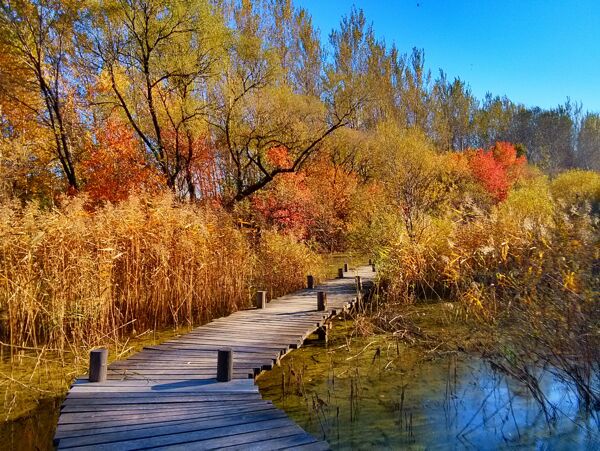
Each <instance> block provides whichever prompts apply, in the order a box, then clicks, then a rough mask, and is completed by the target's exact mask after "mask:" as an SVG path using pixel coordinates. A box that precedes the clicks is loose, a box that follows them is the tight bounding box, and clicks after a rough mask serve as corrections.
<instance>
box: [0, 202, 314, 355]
mask: <svg viewBox="0 0 600 451" xmlns="http://www.w3.org/2000/svg"><path fill="white" fill-rule="evenodd" d="M316 262H317V260H316V259H315V257H314V254H313V253H312V252H311V251H309V250H308V248H307V247H306V246H304V245H302V244H298V243H296V242H295V241H294V240H293V239H292V238H291V237H279V236H278V235H276V234H270V233H265V234H263V236H262V238H261V240H260V243H259V244H258V245H257V246H255V247H253V246H252V245H251V244H250V243H249V241H248V240H247V239H246V237H245V236H244V234H243V233H242V231H240V230H239V229H238V228H237V227H236V226H235V225H234V221H233V220H232V218H231V217H230V216H229V215H228V214H226V213H224V212H223V211H221V210H218V209H214V208H209V207H199V206H192V205H181V204H178V203H176V202H175V201H174V200H173V198H172V197H170V196H168V195H165V196H163V197H159V198H152V199H150V198H144V197H134V198H132V199H130V200H128V201H126V202H123V203H121V204H119V205H116V206H112V205H108V206H105V207H103V208H101V209H99V210H97V211H95V212H90V211H88V210H87V209H86V208H85V199H80V198H75V199H72V200H71V201H69V203H68V205H65V206H64V207H62V208H60V209H54V210H51V211H45V210H43V209H41V208H40V207H38V206H36V205H33V204H30V205H27V206H25V207H20V206H17V205H16V204H9V203H5V204H2V205H0V326H1V329H0V337H1V339H2V341H3V342H5V343H8V344H9V345H10V348H11V349H17V348H18V347H20V346H23V347H31V348H39V347H41V346H46V348H47V349H53V350H56V351H58V352H64V351H69V352H75V353H78V352H80V351H84V352H86V351H87V350H88V349H89V348H91V347H93V346H97V345H101V344H103V343H106V342H109V341H110V342H118V341H119V340H120V339H122V338H123V337H127V336H130V335H131V334H135V333H136V332H141V331H145V330H147V329H153V330H160V329H163V328H166V327H179V326H186V325H192V324H198V323H203V322H206V321H209V320H210V319H212V318H215V317H218V316H221V315H225V314H227V313H229V312H231V311H234V310H236V309H239V308H242V307H246V306H248V305H249V302H250V299H251V295H252V292H253V291H254V290H255V289H256V288H262V287H266V288H268V289H269V290H270V291H271V292H272V294H273V295H280V294H283V293H284V292H286V291H290V290H293V289H296V288H298V287H299V286H301V284H302V282H303V281H304V280H305V275H306V272H307V271H309V270H310V268H311V267H312V265H314V264H316Z"/></svg>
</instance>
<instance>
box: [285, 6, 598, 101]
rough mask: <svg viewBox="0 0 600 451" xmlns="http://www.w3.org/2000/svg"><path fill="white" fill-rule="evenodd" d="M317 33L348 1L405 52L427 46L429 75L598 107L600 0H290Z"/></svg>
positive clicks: (333, 23)
mask: <svg viewBox="0 0 600 451" xmlns="http://www.w3.org/2000/svg"><path fill="white" fill-rule="evenodd" d="M296 4H297V5H299V6H303V7H305V8H306V9H307V10H308V11H309V12H310V13H311V15H312V16H313V21H314V24H315V26H316V27H317V28H319V29H320V31H321V37H322V39H323V40H324V41H328V36H329V32H330V31H331V29H332V28H334V27H337V26H338V24H339V20H340V18H341V16H342V15H346V14H348V13H349V12H350V9H351V8H352V5H355V6H356V8H358V9H362V10H363V11H364V12H365V15H366V17H367V20H368V21H369V22H371V23H372V24H373V28H374V30H375V34H376V36H377V37H378V38H380V39H384V40H385V41H386V43H388V44H391V43H392V42H394V43H396V46H397V47H398V48H399V50H400V51H401V52H403V53H408V52H409V51H410V50H411V49H412V48H413V47H417V48H422V49H424V50H425V64H426V66H427V68H429V69H431V71H432V75H433V76H434V77H435V76H437V74H438V69H440V68H441V69H443V70H444V71H445V72H446V73H447V74H448V78H450V79H453V78H454V77H460V78H461V79H463V80H464V81H466V82H467V83H468V84H469V85H470V87H471V90H472V92H473V93H474V94H475V95H476V96H477V97H478V98H482V97H483V96H484V95H485V93H486V92H491V93H492V94H494V95H496V94H497V95H505V94H506V95H507V96H508V97H509V98H510V99H511V100H513V101H515V102H518V103H523V104H525V105H528V106H540V107H544V108H550V107H554V106H556V105H558V104H559V103H563V102H564V101H565V100H566V99H567V97H570V98H571V100H572V101H577V102H582V103H583V109H584V111H586V110H589V111H600V0H562V1H560V0H521V1H519V0H479V1H478V0H470V1H469V0H354V1H352V0H296Z"/></svg>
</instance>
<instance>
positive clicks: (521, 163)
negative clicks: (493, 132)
mask: <svg viewBox="0 0 600 451" xmlns="http://www.w3.org/2000/svg"><path fill="white" fill-rule="evenodd" d="M461 157H463V158H466V159H467V160H468V164H469V168H470V170H471V173H472V175H473V177H474V178H475V179H476V180H477V181H478V182H479V183H480V184H481V185H482V186H483V187H484V188H485V189H486V191H488V192H489V194H490V195H491V196H492V197H493V198H494V199H495V200H496V201H497V202H500V201H503V200H505V199H506V197H507V195H508V192H509V190H510V188H511V187H512V186H513V185H514V183H515V182H516V181H517V180H518V179H519V177H521V176H522V175H523V174H524V168H525V165H526V163H527V161H526V159H525V157H523V156H520V157H519V156H517V151H516V149H515V147H514V145H512V144H511V143H507V142H498V143H496V144H495V145H494V146H492V147H490V148H489V149H487V150H485V149H475V150H469V151H467V152H466V153H465V155H464V156H461Z"/></svg>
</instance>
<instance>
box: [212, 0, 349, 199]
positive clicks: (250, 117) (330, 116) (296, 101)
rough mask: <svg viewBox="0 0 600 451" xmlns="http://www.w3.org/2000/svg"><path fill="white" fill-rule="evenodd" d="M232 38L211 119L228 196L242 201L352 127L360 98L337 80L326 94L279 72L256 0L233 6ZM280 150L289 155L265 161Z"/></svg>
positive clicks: (217, 86)
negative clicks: (305, 89)
mask: <svg viewBox="0 0 600 451" xmlns="http://www.w3.org/2000/svg"><path fill="white" fill-rule="evenodd" d="M232 20H233V21H234V22H235V35H234V38H233V41H232V43H231V45H230V46H229V49H230V51H229V55H228V58H227V63H226V67H225V69H224V70H223V72H222V75H221V77H220V80H219V82H218V83H217V84H216V86H215V89H214V91H213V92H212V97H211V100H212V102H211V105H212V106H213V107H212V108H211V112H210V117H209V122H210V124H211V125H212V127H213V130H214V133H215V136H216V138H217V140H218V144H219V145H220V146H221V148H222V149H223V150H224V156H223V158H222V159H221V161H222V163H223V166H224V168H223V173H224V175H225V178H226V182H227V186H226V189H225V193H224V194H225V197H226V199H225V201H226V203H228V204H229V205H233V204H234V203H236V202H239V201H241V200H243V199H245V198H247V197H248V196H250V195H252V194H253V193H255V192H257V191H258V190H260V189H262V188H264V187H265V186H267V185H268V184H269V183H270V182H271V181H273V179H274V178H275V177H276V176H278V175H279V174H284V173H292V172H296V171H298V170H299V169H301V168H302V167H303V165H304V164H306V162H307V161H308V160H309V159H310V157H311V156H312V155H313V154H314V153H315V152H318V151H319V150H321V149H322V148H323V146H324V144H325V142H326V140H327V138H328V137H329V136H330V135H331V134H332V133H333V132H334V131H336V130H337V129H339V128H341V127H343V126H345V125H347V124H348V122H349V120H350V118H351V115H352V113H353V112H354V110H355V103H354V102H353V100H352V99H351V98H349V97H348V96H345V95H344V89H343V88H342V87H340V86H339V85H335V86H333V87H332V91H330V92H329V93H327V92H326V93H324V94H323V95H322V97H321V98H320V97H318V96H315V95H310V94H309V93H306V94H303V93H298V92H295V90H294V88H293V86H290V85H289V84H288V82H287V81H286V79H285V77H281V74H280V72H279V71H280V64H279V62H280V59H279V58H280V55H278V52H280V51H281V49H278V48H277V47H276V46H273V45H272V44H270V43H269V39H267V38H266V36H265V34H266V30H265V27H264V26H263V24H262V23H261V17H260V15H259V13H258V11H257V10H256V8H255V6H254V5H253V4H252V3H251V2H241V3H240V4H238V5H237V6H236V8H235V9H234V11H233V17H232ZM273 149H278V151H279V152H282V153H284V154H285V158H276V159H273V158H268V154H269V152H271V151H272V150H273Z"/></svg>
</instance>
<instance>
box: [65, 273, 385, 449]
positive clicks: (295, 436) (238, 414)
mask: <svg viewBox="0 0 600 451" xmlns="http://www.w3.org/2000/svg"><path fill="white" fill-rule="evenodd" d="M374 274H375V273H374V272H373V269H372V268H371V266H364V267H359V268H356V269H351V270H350V271H347V272H344V277H343V278H338V279H333V280H328V281H326V282H324V283H323V284H322V285H320V286H317V287H315V288H314V289H304V290H300V291H298V292H296V293H293V294H290V295H286V296H282V297H280V298H277V299H274V300H272V301H271V302H269V303H268V304H267V306H266V308H264V309H250V310H242V311H238V312H235V313H233V314H231V315H229V316H227V317H224V318H219V319H217V320H214V321H212V322H210V323H208V324H205V325H203V326H200V327H198V328H196V329H194V330H193V331H191V332H190V333H188V334H186V335H183V336H181V337H178V338H176V339H173V340H169V341H167V342H164V343H162V344H160V345H157V346H151V347H148V348H144V349H143V350H142V351H141V352H139V353H137V354H135V355H133V356H131V357H129V358H128V359H126V360H122V361H116V362H113V363H112V364H110V365H109V367H108V372H107V380H106V381H105V382H100V383H90V382H89V381H88V378H87V377H84V378H80V379H77V380H76V381H75V382H74V384H73V385H72V387H71V389H70V390H69V393H68V394H67V397H66V399H65V401H64V403H63V406H62V409H61V415H60V418H59V422H58V428H57V431H56V435H55V444H56V445H57V447H58V448H59V449H72V450H75V449H94V450H134V449H173V450H179V449H186V450H195V449H202V450H205V449H244V450H246V449H261V450H271V449H306V450H309V449H310V450H321V449H329V446H328V444H327V443H326V442H323V441H319V440H318V439H316V438H315V437H313V436H312V435H310V434H308V433H306V432H305V431H304V430H303V429H302V428H300V426H298V425H296V424H295V423H294V422H293V421H292V420H291V419H290V418H288V417H287V415H286V414H285V412H283V411H281V410H279V409H277V408H275V407H274V406H273V405H272V403H271V402H270V401H266V400H263V399H262V397H261V395H260V393H259V391H258V387H257V386H256V385H255V384H254V379H255V377H256V376H257V375H258V374H260V372H261V371H264V370H269V369H271V368H272V367H273V365H276V364H277V362H278V361H279V359H281V358H282V357H283V356H284V355H285V354H286V353H288V352H289V351H290V350H292V349H295V348H297V347H299V346H301V345H302V343H303V342H304V340H305V339H306V338H307V337H308V336H309V335H311V334H313V333H315V332H318V331H321V332H322V331H324V330H325V329H324V327H327V322H328V321H329V319H330V318H332V317H333V316H335V315H336V314H339V313H341V312H342V311H343V310H345V309H348V308H351V307H352V305H353V304H354V303H355V302H356V299H357V288H356V282H355V276H360V277H361V279H362V281H365V282H369V281H370V280H372V279H373V276H374ZM318 291H325V292H326V293H327V307H326V310H325V311H318V310H317V292H318ZM224 348H229V349H231V350H232V351H233V374H232V379H231V381H229V382H217V381H216V379H215V377H216V368H217V352H218V350H221V349H224Z"/></svg>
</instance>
